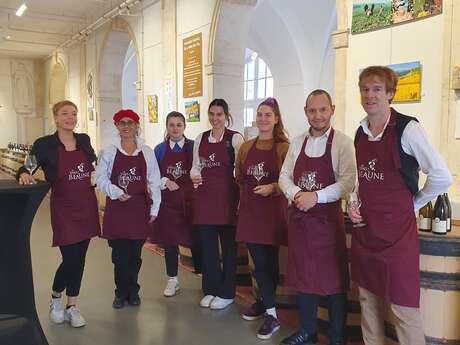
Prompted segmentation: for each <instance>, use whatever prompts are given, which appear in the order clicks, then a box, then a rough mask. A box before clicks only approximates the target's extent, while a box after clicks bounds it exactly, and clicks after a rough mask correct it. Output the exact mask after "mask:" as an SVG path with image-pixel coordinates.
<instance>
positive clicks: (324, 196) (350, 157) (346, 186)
mask: <svg viewBox="0 0 460 345" xmlns="http://www.w3.org/2000/svg"><path fill="white" fill-rule="evenodd" d="M331 128H332V127H329V129H328V130H327V131H326V133H324V134H323V135H322V136H320V137H313V136H311V135H310V132H309V131H307V132H306V133H304V134H302V135H300V136H298V137H296V138H294V140H292V143H291V145H290V146H289V150H288V153H287V156H286V159H285V160H284V163H283V167H282V168H281V172H280V177H279V181H278V183H279V186H280V188H281V190H282V191H283V193H284V195H285V196H286V198H287V199H289V200H291V201H293V200H294V197H295V195H296V194H297V193H298V192H300V191H301V190H302V189H301V188H300V187H298V186H297V185H296V184H295V183H294V175H293V174H294V167H295V163H296V161H297V158H298V157H299V155H300V153H301V150H302V145H303V142H304V140H305V138H307V137H308V140H307V144H306V145H305V152H304V153H305V154H306V155H307V156H308V157H312V158H314V157H320V156H322V155H323V154H324V153H325V152H326V144H327V139H328V137H329V135H330V133H331ZM331 156H332V168H333V170H334V176H335V180H336V182H335V183H333V184H331V185H329V186H327V187H325V188H323V189H321V190H318V191H316V194H317V196H318V203H320V204H324V203H329V202H334V201H337V200H339V199H340V198H342V197H344V196H346V195H347V194H348V193H350V192H351V191H352V190H353V188H354V186H355V183H356V157H355V149H354V145H353V141H352V140H351V139H350V138H349V137H347V136H346V135H345V134H343V133H342V132H340V131H338V130H336V129H335V130H334V139H333V141H332V147H331Z"/></svg>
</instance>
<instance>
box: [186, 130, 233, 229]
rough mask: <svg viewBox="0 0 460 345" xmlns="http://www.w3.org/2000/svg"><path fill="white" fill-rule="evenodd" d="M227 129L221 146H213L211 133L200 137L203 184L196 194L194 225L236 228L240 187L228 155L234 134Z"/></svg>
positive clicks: (195, 191)
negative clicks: (210, 137)
mask: <svg viewBox="0 0 460 345" xmlns="http://www.w3.org/2000/svg"><path fill="white" fill-rule="evenodd" d="M236 133H237V132H234V131H231V130H229V129H225V133H224V137H223V138H222V141H221V142H219V143H210V142H209V140H208V138H209V135H210V134H211V131H207V132H204V133H203V135H202V137H201V142H200V147H199V156H200V157H201V158H202V159H203V161H202V166H203V168H202V170H201V177H202V178H203V183H202V184H201V185H200V186H198V188H196V189H195V190H194V193H193V194H194V195H193V197H194V204H193V224H211V225H234V224H235V223H236V209H237V207H238V199H239V195H238V185H237V184H236V182H235V177H234V175H233V170H234V164H233V162H231V161H230V157H229V154H228V150H229V149H233V148H229V147H227V145H231V143H232V140H231V138H232V137H233V135H234V134H236Z"/></svg>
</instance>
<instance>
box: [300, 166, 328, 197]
mask: <svg viewBox="0 0 460 345" xmlns="http://www.w3.org/2000/svg"><path fill="white" fill-rule="evenodd" d="M316 175H317V172H316V171H307V172H304V173H303V174H302V176H301V177H300V179H299V182H298V183H297V185H298V186H299V187H300V188H302V189H303V190H307V191H309V192H311V191H313V190H319V189H323V184H322V183H317V182H316Z"/></svg>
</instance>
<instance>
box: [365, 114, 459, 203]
mask: <svg viewBox="0 0 460 345" xmlns="http://www.w3.org/2000/svg"><path fill="white" fill-rule="evenodd" d="M389 121H390V117H389V116H388V119H387V121H386V123H385V126H384V128H383V130H382V132H381V133H379V134H378V135H376V136H373V135H372V133H371V131H370V129H369V121H368V119H367V117H365V118H364V119H363V120H361V122H360V125H361V127H362V128H363V131H364V133H365V134H366V135H367V138H368V140H369V141H379V140H381V139H382V136H383V132H384V131H385V128H387V125H388V122H389ZM401 147H402V149H403V151H404V152H405V153H406V154H408V155H410V156H412V157H414V158H415V159H416V160H417V162H418V164H419V166H420V169H421V171H422V172H423V173H424V174H426V175H427V179H426V181H425V184H424V185H423V187H422V189H421V190H419V191H418V193H417V194H415V196H414V208H415V209H416V210H417V209H419V208H421V207H422V206H424V205H425V204H426V203H427V202H428V201H430V200H432V199H434V198H435V197H436V196H438V195H439V194H442V193H444V192H446V191H447V189H448V188H449V186H450V185H451V184H452V176H451V174H450V172H449V169H448V168H447V165H446V163H445V162H444V160H443V159H442V157H441V155H440V154H439V153H438V152H437V151H436V150H435V148H434V147H433V146H432V145H431V144H430V142H429V141H428V137H427V135H426V133H425V131H424V130H423V128H422V126H421V125H420V123H418V122H417V121H414V120H412V121H409V123H408V124H407V126H406V128H404V132H403V133H402V136H401Z"/></svg>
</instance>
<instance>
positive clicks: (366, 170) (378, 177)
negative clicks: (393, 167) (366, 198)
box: [359, 158, 385, 182]
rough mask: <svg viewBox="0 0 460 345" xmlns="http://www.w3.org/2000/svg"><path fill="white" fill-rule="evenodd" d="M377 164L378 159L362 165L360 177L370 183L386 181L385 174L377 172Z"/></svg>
mask: <svg viewBox="0 0 460 345" xmlns="http://www.w3.org/2000/svg"><path fill="white" fill-rule="evenodd" d="M376 164H377V158H374V159H372V160H370V161H369V162H367V164H361V165H360V166H359V177H360V178H364V179H366V180H367V181H369V182H372V181H384V180H385V178H384V174H383V172H378V171H376V170H375V165H376Z"/></svg>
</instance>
